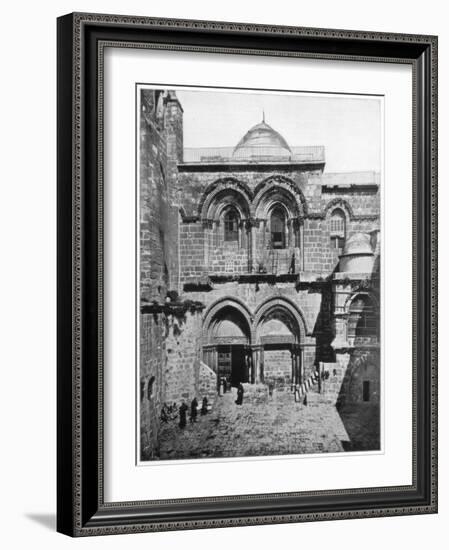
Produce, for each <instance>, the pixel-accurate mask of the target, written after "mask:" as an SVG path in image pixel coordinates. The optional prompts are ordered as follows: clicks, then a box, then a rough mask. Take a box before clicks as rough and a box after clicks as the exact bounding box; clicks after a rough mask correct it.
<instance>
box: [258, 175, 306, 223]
mask: <svg viewBox="0 0 449 550" xmlns="http://www.w3.org/2000/svg"><path fill="white" fill-rule="evenodd" d="M275 201H276V202H280V203H284V205H285V206H286V208H287V209H288V210H289V214H290V217H292V218H301V219H302V218H304V217H305V216H306V215H307V210H308V209H307V201H306V198H305V197H304V194H303V193H302V191H301V190H300V189H299V188H298V186H297V185H296V184H295V182H294V181H293V180H291V179H290V178H287V177H285V176H280V175H275V176H270V177H268V178H266V179H264V180H263V181H261V182H260V183H259V184H258V185H257V186H256V188H255V190H254V199H253V210H254V213H255V216H256V217H258V218H265V217H266V214H267V211H268V208H269V207H270V205H271V204H273V202H275Z"/></svg>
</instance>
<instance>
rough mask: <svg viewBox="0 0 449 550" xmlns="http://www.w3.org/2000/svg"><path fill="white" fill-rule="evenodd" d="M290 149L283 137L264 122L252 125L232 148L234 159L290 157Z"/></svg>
mask: <svg viewBox="0 0 449 550" xmlns="http://www.w3.org/2000/svg"><path fill="white" fill-rule="evenodd" d="M291 155H292V152H291V149H290V147H289V145H288V143H287V142H286V141H285V139H284V138H283V137H282V136H281V134H279V133H278V132H276V130H273V128H272V127H271V126H269V125H268V124H267V123H266V122H265V117H264V119H263V120H262V122H260V123H259V124H256V125H255V126H253V127H252V128H251V129H250V130H248V132H246V134H245V135H244V136H243V137H242V139H241V140H240V141H239V142H238V144H237V146H236V147H235V148H234V152H233V153H232V156H233V158H234V159H237V160H238V159H252V158H254V159H260V158H275V159H286V160H288V159H290V157H291Z"/></svg>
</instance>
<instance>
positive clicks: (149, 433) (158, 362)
mask: <svg viewBox="0 0 449 550" xmlns="http://www.w3.org/2000/svg"><path fill="white" fill-rule="evenodd" d="M140 335H141V338H140V387H139V399H140V450H141V453H140V454H141V459H142V460H149V459H151V458H154V457H155V456H157V455H158V452H159V445H158V433H159V428H160V411H161V407H162V405H163V403H164V392H163V390H164V366H165V352H164V348H165V328H164V326H163V324H162V323H160V322H158V319H157V318H155V317H154V316H153V315H141V316H140Z"/></svg>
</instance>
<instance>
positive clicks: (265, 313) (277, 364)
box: [256, 299, 303, 388]
mask: <svg viewBox="0 0 449 550" xmlns="http://www.w3.org/2000/svg"><path fill="white" fill-rule="evenodd" d="M298 319H299V313H298V312H297V311H296V310H295V307H294V306H293V305H292V304H290V303H288V302H284V301H283V300H280V299H279V300H272V301H271V302H268V303H267V304H265V305H264V306H262V307H261V308H260V310H259V312H258V315H257V319H256V322H257V326H256V340H257V344H258V346H259V350H260V351H259V358H258V363H259V364H260V371H261V373H262V374H261V379H262V380H263V381H264V382H265V383H266V384H268V385H274V386H275V387H278V388H280V387H287V386H290V385H294V384H300V383H302V378H303V374H302V351H301V347H300V343H301V327H300V322H299V320H298Z"/></svg>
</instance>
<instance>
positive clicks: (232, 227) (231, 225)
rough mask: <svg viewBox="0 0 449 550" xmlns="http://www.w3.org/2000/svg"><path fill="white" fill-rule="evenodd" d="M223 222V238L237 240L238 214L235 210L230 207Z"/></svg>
mask: <svg viewBox="0 0 449 550" xmlns="http://www.w3.org/2000/svg"><path fill="white" fill-rule="evenodd" d="M223 223H224V240H225V241H228V242H229V241H238V240H239V216H238V214H237V212H236V211H235V210H234V209H233V208H231V209H229V210H228V211H227V212H226V213H225V215H224V218H223Z"/></svg>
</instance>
